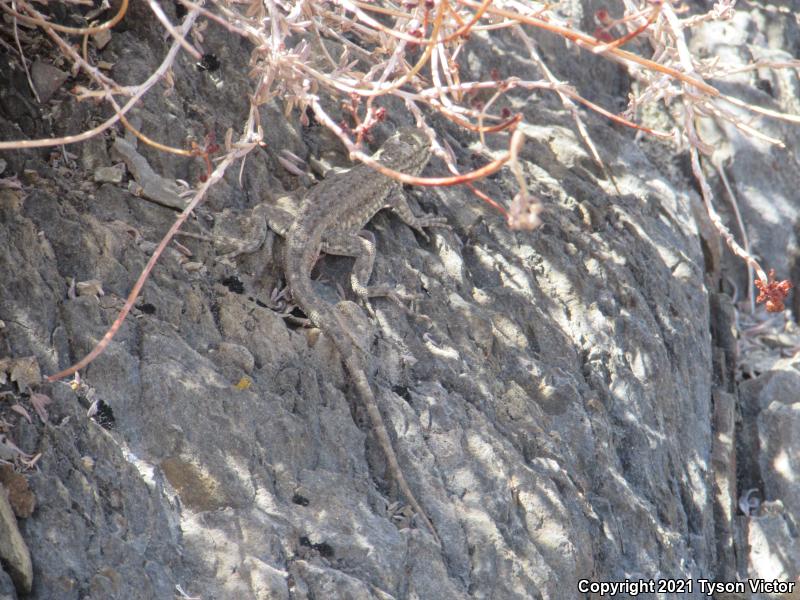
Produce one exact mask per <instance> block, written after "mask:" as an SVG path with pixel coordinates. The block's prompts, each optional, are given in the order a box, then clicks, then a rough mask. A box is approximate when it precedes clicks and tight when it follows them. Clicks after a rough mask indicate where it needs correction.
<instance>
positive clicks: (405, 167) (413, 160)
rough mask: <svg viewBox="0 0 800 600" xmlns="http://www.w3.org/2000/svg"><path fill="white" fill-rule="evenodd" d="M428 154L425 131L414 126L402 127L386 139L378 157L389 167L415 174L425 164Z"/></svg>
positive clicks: (428, 145) (428, 148)
mask: <svg viewBox="0 0 800 600" xmlns="http://www.w3.org/2000/svg"><path fill="white" fill-rule="evenodd" d="M430 155H431V151H430V144H429V141H428V138H427V136H426V135H425V133H424V132H422V131H421V130H419V129H416V128H414V127H403V128H402V129H400V130H399V131H398V132H397V133H395V134H394V135H393V136H392V137H390V138H389V139H388V140H386V143H384V144H383V146H382V147H381V151H380V156H379V157H378V158H379V160H380V161H381V163H383V164H384V165H386V166H387V167H389V168H390V169H394V170H396V171H402V172H404V173H412V174H417V173H419V172H420V171H422V168H423V167H424V166H425V165H426V164H427V162H428V159H429V158H430Z"/></svg>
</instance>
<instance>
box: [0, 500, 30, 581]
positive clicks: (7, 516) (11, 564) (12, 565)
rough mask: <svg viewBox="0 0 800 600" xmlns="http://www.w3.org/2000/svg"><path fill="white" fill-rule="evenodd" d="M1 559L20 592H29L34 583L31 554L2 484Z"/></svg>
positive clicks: (0, 502) (0, 503) (0, 508)
mask: <svg viewBox="0 0 800 600" xmlns="http://www.w3.org/2000/svg"><path fill="white" fill-rule="evenodd" d="M0 561H2V564H3V569H4V570H5V571H6V572H7V573H8V575H9V576H10V577H11V580H12V581H13V582H14V587H15V588H16V589H17V591H18V592H19V593H20V594H29V593H30V592H31V585H32V583H33V567H32V566H31V555H30V552H29V551H28V546H27V545H25V540H23V539H22V536H21V535H20V533H19V529H18V528H17V518H16V517H15V516H14V511H13V510H12V509H11V505H10V504H9V503H8V496H7V492H6V490H5V488H3V487H2V486H0Z"/></svg>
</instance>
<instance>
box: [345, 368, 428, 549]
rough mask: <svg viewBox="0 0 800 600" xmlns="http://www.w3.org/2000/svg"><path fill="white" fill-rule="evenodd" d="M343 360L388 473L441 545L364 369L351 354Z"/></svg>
mask: <svg viewBox="0 0 800 600" xmlns="http://www.w3.org/2000/svg"><path fill="white" fill-rule="evenodd" d="M344 362H345V365H347V370H348V371H349V372H350V377H351V378H352V380H353V383H354V384H355V386H356V388H357V389H358V393H359V395H360V396H361V399H362V400H363V401H364V405H365V406H366V408H367V413H369V419H370V421H371V423H372V430H373V432H374V433H375V435H376V437H377V438H378V443H379V444H380V446H381V449H382V450H383V453H384V454H385V455H386V460H387V461H388V463H389V473H390V474H391V476H392V477H393V478H394V480H395V481H396V482H397V485H398V486H399V487H400V491H401V492H402V493H403V496H405V498H406V500H407V501H408V503H409V504H410V505H411V508H413V509H414V511H415V512H416V513H417V514H418V515H419V517H420V519H422V521H423V522H424V523H425V526H426V527H427V528H428V529H429V530H430V532H431V534H432V535H433V539H435V540H436V543H437V544H438V545H439V546H441V545H442V542H441V540H440V539H439V534H438V533H436V528H435V527H434V526H433V523H432V522H431V520H430V519H429V518H428V515H427V514H425V511H424V510H423V508H422V507H421V506H420V504H419V502H417V499H416V498H415V497H414V493H413V492H412V491H411V488H410V487H408V482H407V481H406V478H405V476H404V475H403V471H402V469H401V468H400V463H399V462H398V461H397V455H396V454H395V452H394V448H392V441H391V439H389V432H388V431H386V425H385V424H384V421H383V417H382V416H381V413H380V410H379V409H378V403H377V402H376V401H375V395H374V394H373V393H372V387H370V385H369V381H368V380H367V375H366V373H365V372H364V369H363V368H361V365H359V364H358V362H357V360H355V359H354V357H353V355H350V356H347V357H345V360H344Z"/></svg>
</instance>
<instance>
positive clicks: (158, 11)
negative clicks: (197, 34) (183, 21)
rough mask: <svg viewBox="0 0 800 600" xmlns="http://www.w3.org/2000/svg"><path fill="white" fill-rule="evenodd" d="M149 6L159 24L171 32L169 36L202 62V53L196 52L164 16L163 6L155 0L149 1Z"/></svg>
mask: <svg viewBox="0 0 800 600" xmlns="http://www.w3.org/2000/svg"><path fill="white" fill-rule="evenodd" d="M147 5H148V6H149V7H150V10H152V11H153V14H154V15H155V16H156V18H157V19H158V20H159V22H160V23H161V24H162V25H163V26H164V29H166V30H167V31H169V34H170V35H171V36H172V37H173V39H174V40H175V41H176V42H178V43H179V44H180V45H181V46H183V49H184V50H186V52H188V53H189V54H190V55H191V56H192V57H194V59H195V60H200V59H201V58H203V55H202V53H201V52H199V51H198V50H196V49H195V48H194V46H192V45H191V44H190V43H189V42H187V41H186V38H185V37H184V36H183V34H181V33H180V32H179V31H178V30H176V29H175V26H174V25H173V24H172V23H170V22H169V19H168V18H167V15H165V14H164V10H163V9H162V8H161V5H160V4H159V3H158V2H156V1H155V0H147Z"/></svg>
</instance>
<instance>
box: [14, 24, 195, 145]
mask: <svg viewBox="0 0 800 600" xmlns="http://www.w3.org/2000/svg"><path fill="white" fill-rule="evenodd" d="M198 14H199V13H198V12H197V11H192V12H190V13H189V14H188V15H186V19H185V20H184V23H183V25H182V27H181V32H182V33H183V35H186V34H187V33H188V32H189V30H190V29H191V27H192V25H193V24H194V21H195V19H196V18H197V16H198ZM45 31H46V32H47V33H48V34H49V35H50V37H51V38H53V40H54V41H55V42H56V43H57V44H58V46H59V47H60V48H61V49H62V51H64V53H65V54H68V55H69V56H71V57H72V59H73V60H75V61H76V62H78V63H79V64H80V65H81V67H82V68H83V69H84V70H85V71H86V72H87V74H88V75H89V76H90V77H92V78H93V79H94V80H95V81H98V82H100V81H103V79H102V78H101V77H100V74H98V73H96V69H95V68H94V67H92V66H91V65H89V64H88V63H86V62H85V61H84V60H83V57H81V56H80V54H78V53H77V52H75V50H74V49H73V48H72V46H70V45H69V44H67V43H66V42H65V41H64V40H63V39H61V37H60V36H59V35H58V34H56V33H55V32H54V31H53V30H52V29H49V28H45ZM178 50H180V44H178V43H177V42H174V43H173V44H172V46H171V47H170V49H169V51H168V52H167V55H166V56H165V57H164V60H163V61H162V62H161V65H159V67H158V69H156V70H155V71H154V72H153V74H152V75H150V77H148V78H147V80H146V81H145V82H144V83H142V84H141V85H139V86H137V87H136V88H134V89H135V90H136V91H135V92H134V93H133V94H132V96H131V98H130V100H128V102H126V103H125V105H124V106H123V107H122V108H121V109H120V110H119V112H117V113H115V114H114V115H113V116H112V117H110V118H109V119H108V120H106V121H105V122H104V123H101V124H100V125H98V126H97V127H94V128H92V129H89V130H87V131H84V132H83V133H80V134H77V135H69V136H64V137H60V138H48V139H39V140H13V141H8V142H0V150H19V149H25V148H48V147H52V146H61V145H62V144H75V143H78V142H83V141H85V140H88V139H89V138H92V137H94V136H96V135H98V134H99V133H102V132H103V131H105V130H106V129H108V128H109V127H111V126H112V125H114V124H115V123H116V122H117V121H119V115H120V114H123V115H124V114H125V113H127V112H128V111H129V110H131V109H132V108H133V107H134V106H135V105H136V104H137V103H138V102H139V100H140V99H141V97H142V96H144V94H145V93H146V92H147V91H148V90H149V89H150V88H151V87H153V86H154V85H155V84H156V83H157V82H158V81H159V80H160V79H161V78H162V77H163V76H164V75H165V74H166V72H167V71H168V70H169V68H170V67H171V66H172V63H173V62H174V61H175V56H176V55H177V53H178ZM108 96H109V94H108V92H106V97H108Z"/></svg>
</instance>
